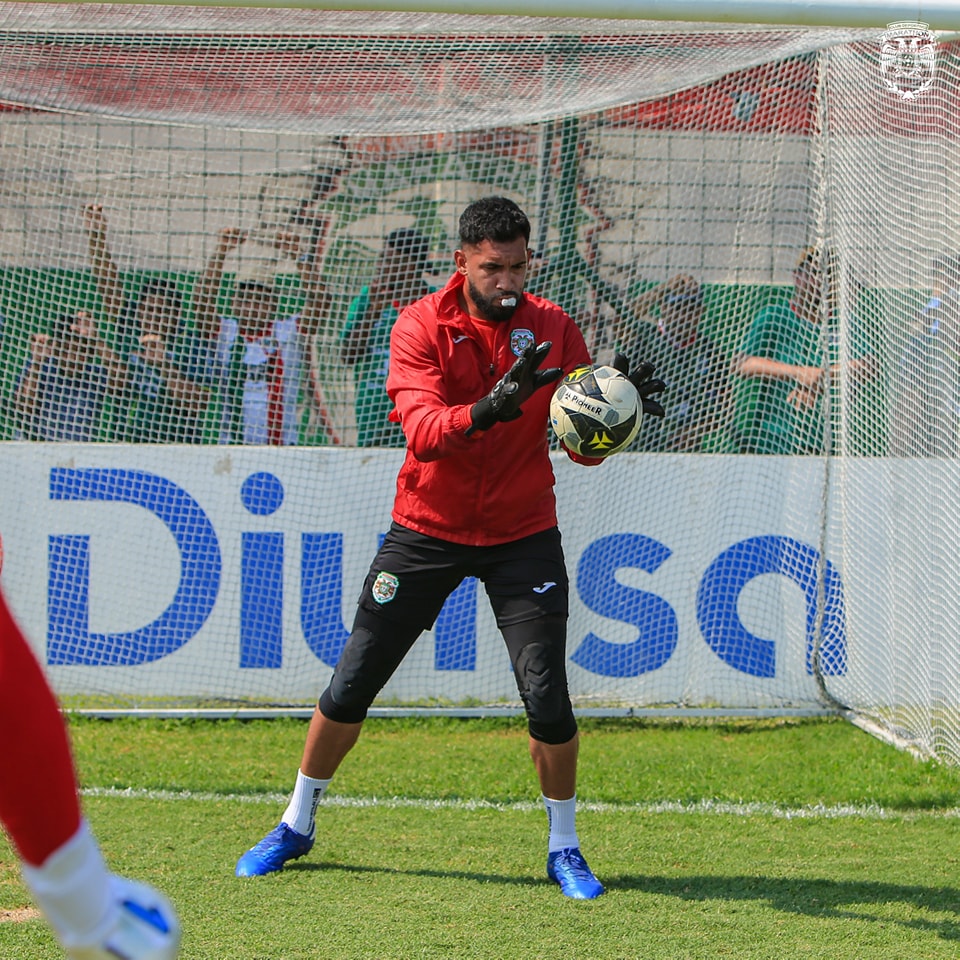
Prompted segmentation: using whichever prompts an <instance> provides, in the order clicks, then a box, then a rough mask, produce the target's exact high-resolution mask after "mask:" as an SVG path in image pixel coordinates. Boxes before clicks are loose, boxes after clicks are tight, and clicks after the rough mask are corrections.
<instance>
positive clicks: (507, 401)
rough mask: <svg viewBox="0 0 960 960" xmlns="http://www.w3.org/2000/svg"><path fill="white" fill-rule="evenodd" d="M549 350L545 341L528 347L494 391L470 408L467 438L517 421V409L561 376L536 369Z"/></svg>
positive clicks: (556, 369) (553, 370)
mask: <svg viewBox="0 0 960 960" xmlns="http://www.w3.org/2000/svg"><path fill="white" fill-rule="evenodd" d="M552 346H553V344H552V343H551V342H550V341H549V340H545V341H544V342H543V343H541V344H538V345H537V346H536V347H534V346H532V345H531V346H529V347H527V348H526V350H524V351H523V353H522V354H521V355H520V356H519V357H518V358H517V360H516V362H515V363H514V364H513V366H512V367H511V368H510V369H509V370H508V371H507V372H506V373H505V374H504V375H503V376H502V377H501V378H500V379H499V380H498V381H497V382H496V383H495V384H494V387H493V389H492V390H491V391H490V392H489V393H488V394H487V395H486V396H485V397H483V398H482V399H481V400H478V401H477V402H476V403H475V404H474V405H473V406H472V407H471V408H470V419H471V420H472V421H473V422H472V423H471V425H470V426H469V427H467V436H468V437H469V436H470V434H472V433H473V432H474V431H476V430H489V429H490V428H491V427H492V426H493V425H494V424H495V423H500V422H503V421H507V420H516V419H517V417H519V416H521V415H522V413H523V411H522V410H521V409H520V407H521V406H522V405H523V404H524V403H526V402H527V400H529V399H530V397H531V396H532V395H533V393H534V391H536V390H539V389H540V388H541V387H545V386H546V385H547V384H548V383H553V382H554V381H555V380H557V379H558V378H559V377H560V376H561V375H562V374H563V371H562V370H561V369H560V368H559V367H550V368H549V369H547V370H540V369H538V368H539V367H540V364H541V363H543V361H544V360H545V359H546V356H547V354H548V353H549V352H550V348H551V347H552Z"/></svg>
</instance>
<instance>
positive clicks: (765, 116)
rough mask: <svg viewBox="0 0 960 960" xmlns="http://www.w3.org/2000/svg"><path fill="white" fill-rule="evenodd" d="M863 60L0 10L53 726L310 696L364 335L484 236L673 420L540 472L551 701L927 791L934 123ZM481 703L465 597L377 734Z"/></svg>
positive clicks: (938, 85) (34, 587)
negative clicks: (526, 254)
mask: <svg viewBox="0 0 960 960" xmlns="http://www.w3.org/2000/svg"><path fill="white" fill-rule="evenodd" d="M374 22H375V24H376V26H375V27H373V26H372V24H373V23H374ZM884 30H885V26H884V25H883V24H878V25H877V28H876V29H860V30H850V29H837V28H829V29H828V28H800V27H791V28H777V27H759V26H743V25H741V26H718V25H710V24H699V25H698V24H678V23H647V22H634V21H607V20H603V21H599V20H572V19H560V18H555V19H551V18H529V17H493V16H491V17H482V16H452V15H426V14H412V13H411V14H380V15H377V17H376V18H375V20H374V19H373V18H371V16H370V15H369V14H364V13H345V12H342V13H332V12H329V11H303V10H270V11H265V10H256V9H248V8H243V9H200V8H189V7H179V6H178V7H162V6H158V5H148V6H143V7H131V6H120V5H113V4H103V5H96V4H30V3H27V4H0V35H2V39H3V49H4V56H3V58H2V60H0V102H2V103H3V104H5V105H6V107H7V109H6V110H5V112H4V122H3V125H2V127H0V260H2V263H3V269H2V272H0V298H2V299H0V306H2V311H3V315H4V318H5V331H4V353H3V356H4V364H3V368H2V372H3V384H2V385H3V389H4V396H5V398H7V403H6V404H5V411H6V415H5V417H4V418H3V422H2V426H3V430H4V433H3V436H4V438H5V439H6V440H7V441H8V443H7V444H6V451H7V455H6V456H5V458H4V461H5V464H6V465H5V467H4V471H5V472H4V474H3V478H4V488H3V489H4V491H5V494H4V498H3V506H2V508H0V534H2V537H3V546H4V555H5V557H6V560H5V563H4V569H3V578H4V583H5V587H6V590H7V592H8V593H9V595H10V598H11V601H12V602H13V604H14V607H15V609H16V610H17V611H18V613H19V614H20V615H21V617H22V618H23V619H24V622H25V624H26V625H27V627H28V629H29V630H30V632H31V634H32V635H33V636H34V638H35V639H36V640H37V642H38V645H40V646H43V647H44V653H45V656H46V661H47V664H48V667H49V669H50V671H51V674H52V676H53V678H54V681H55V683H56V685H57V687H58V690H59V691H60V692H61V693H63V694H64V695H76V696H78V697H82V698H84V699H85V700H87V701H89V700H90V699H91V698H95V697H97V696H100V695H103V696H104V697H107V698H110V699H109V700H108V702H117V701H119V702H124V703H137V704H147V703H154V702H156V703H166V702H171V701H177V702H179V701H182V700H190V701H196V700H211V701H219V702H222V701H236V702H244V703H253V702H282V703H298V704H300V703H308V702H309V701H311V700H312V699H313V698H314V697H315V696H316V694H317V693H318V692H319V690H320V689H321V687H322V686H323V684H324V682H325V680H326V678H327V677H328V676H329V672H330V668H331V666H332V662H333V661H334V660H335V657H336V653H337V651H338V650H339V647H340V645H341V644H342V641H343V638H344V636H345V633H346V630H347V628H348V627H349V623H350V620H351V618H352V609H353V600H354V597H355V596H356V592H357V591H358V589H359V586H360V583H361V581H362V578H363V575H364V573H365V570H366V566H367V564H368V563H369V560H370V558H371V557H372V554H373V551H374V549H375V546H376V541H377V537H378V535H379V534H380V533H382V532H383V530H384V529H385V528H386V525H387V523H388V521H389V506H390V500H391V496H392V484H393V477H394V475H395V473H396V469H397V467H398V465H399V458H400V457H401V456H402V454H401V452H400V451H399V450H397V449H391V448H392V447H395V446H397V444H398V443H399V442H400V438H399V435H398V434H397V433H396V432H391V431H390V429H389V428H385V425H384V417H385V414H386V409H385V408H384V394H383V389H382V384H383V370H384V368H385V365H386V362H387V356H386V354H385V350H386V337H387V335H388V332H389V326H390V323H391V322H392V319H393V317H395V315H396V309H397V306H398V305H402V301H403V300H404V299H405V298H409V297H411V296H415V295H418V294H419V293H421V292H423V290H425V289H429V288H431V287H435V286H437V285H439V284H442V283H443V282H445V280H446V278H447V276H448V275H449V272H450V269H451V263H452V259H451V257H452V251H453V250H454V248H455V246H456V224H457V217H458V215H459V212H460V211H461V209H462V208H463V206H465V204H466V203H468V202H469V201H470V200H473V199H475V198H477V197H479V196H483V195H485V194H489V193H502V194H506V195H508V196H510V197H513V198H514V199H516V200H517V201H518V202H520V204H521V205H522V206H523V207H524V208H525V209H526V211H527V212H528V214H529V215H530V217H531V220H532V222H533V227H534V236H533V242H532V247H533V249H534V251H535V253H536V257H535V260H534V271H533V275H532V277H531V280H530V287H531V289H534V290H536V291H537V292H542V293H545V294H546V295H547V296H549V297H551V298H552V299H554V300H556V301H557V302H559V303H561V304H562V305H563V306H564V307H565V308H566V309H567V310H568V312H569V313H570V314H571V315H572V316H574V318H575V319H576V320H577V321H578V322H579V323H580V324H581V326H582V328H583V330H584V333H585V335H586V337H587V340H588V343H589V345H590V347H591V349H592V350H593V352H594V354H595V356H596V357H597V358H598V359H603V358H608V357H609V356H610V355H611V353H612V351H613V350H614V349H615V347H617V346H620V347H622V348H624V349H625V350H626V351H627V352H629V353H630V354H631V355H633V356H635V357H639V356H649V357H651V358H653V359H655V360H656V362H657V363H658V367H659V370H660V372H661V373H662V374H663V376H664V378H665V379H667V381H668V383H669V385H670V389H669V390H668V392H667V394H666V395H665V396H664V404H665V406H666V407H667V410H668V417H667V420H666V422H665V423H664V425H663V427H662V428H657V427H656V425H655V424H653V423H651V424H648V425H647V426H646V427H645V429H644V430H643V432H642V433H641V436H640V438H639V440H638V441H637V443H636V445H635V447H634V449H633V450H631V451H630V452H628V453H624V454H620V455H618V456H617V457H616V458H615V459H613V460H611V461H610V462H609V463H607V464H604V465H603V467H602V468H600V469H599V470H594V471H591V470H585V469H582V468H578V467H575V466H573V465H572V464H569V463H567V462H566V460H565V458H563V457H562V456H559V455H558V456H557V457H556V459H555V466H556V471H557V475H558V487H557V490H558V498H559V504H560V518H561V526H562V528H563V530H564V537H565V546H566V550H567V558H568V564H569V566H570V572H571V577H572V581H573V584H574V595H573V609H572V615H571V622H570V641H569V654H570V673H571V687H572V691H573V693H574V695H575V697H576V698H577V700H578V702H579V703H581V704H597V705H630V706H647V705H660V704H679V705H688V706H701V707H702V706H730V707H779V708H786V707H809V706H817V705H822V704H826V703H840V704H843V705H845V706H850V707H851V708H853V709H855V710H856V711H857V712H858V713H859V714H860V715H861V716H863V717H865V718H869V720H870V721H872V722H876V723H880V724H882V725H883V726H884V727H885V728H886V729H888V730H890V731H893V732H895V733H897V734H898V735H903V736H905V737H906V738H907V739H909V740H912V741H915V742H916V743H917V744H918V745H919V746H920V747H921V748H922V749H928V750H933V751H935V752H937V753H939V754H940V755H943V756H947V757H951V758H953V757H954V756H956V755H957V754H958V753H960V747H958V745H957V744H958V742H960V730H958V724H957V720H956V718H957V716H958V711H957V708H958V700H960V691H958V689H957V687H956V685H955V684H954V679H955V677H956V676H957V675H958V671H957V669H956V666H957V664H956V663H955V658H956V655H955V654H954V653H953V652H952V651H953V650H954V648H955V646H956V644H955V642H954V640H953V632H954V630H955V627H956V624H957V619H956V610H955V609H954V606H955V600H954V598H955V597H956V596H957V595H958V593H960V591H958V589H957V581H956V574H955V572H954V571H956V570H957V569H958V565H957V563H956V562H955V560H956V559H957V557H956V556H955V555H956V553H957V552H958V551H957V548H956V546H955V543H956V538H955V537H953V536H952V535H951V533H950V531H951V529H952V526H953V525H954V524H953V520H954V517H955V514H954V512H953V499H952V497H951V495H950V491H951V490H953V489H954V488H955V487H956V483H957V479H958V477H957V471H956V466H955V465H956V460H955V456H956V450H955V449H954V447H953V446H952V444H953V438H954V436H955V433H956V429H955V428H956V420H955V419H953V417H954V411H955V407H953V406H951V403H952V401H953V400H954V398H955V396H956V395H957V394H956V392H955V391H956V380H955V379H953V378H954V377H955V369H954V367H953V366H952V362H951V356H952V355H951V353H950V351H951V350H953V349H954V347H953V346H952V345H951V342H949V341H948V340H947V337H948V336H949V332H950V330H951V324H952V323H953V322H954V320H955V317H954V312H953V309H952V306H951V303H950V299H949V297H948V296H947V297H944V301H945V304H946V305H945V306H941V307H935V306H934V307H931V308H930V310H928V311H927V313H923V312H922V310H923V308H924V305H925V304H926V303H927V301H928V299H929V298H930V294H931V285H932V283H933V282H934V281H933V277H932V275H931V266H932V264H933V261H934V259H935V258H936V257H937V256H939V255H942V254H954V253H956V251H958V250H960V237H958V235H957V234H958V230H957V226H956V225H957V223H958V222H960V220H958V216H957V213H958V210H957V207H958V196H957V183H958V173H960V171H958V169H957V164H958V151H957V146H956V144H957V134H958V130H957V119H956V118H957V116H958V110H957V108H958V105H960V103H958V100H960V98H958V89H960V83H958V68H957V59H956V46H955V45H953V44H950V43H947V42H944V41H941V42H940V43H939V45H938V47H937V50H936V61H935V71H934V72H933V74H932V75H931V76H930V77H929V78H930V79H932V82H931V84H930V85H929V89H925V90H923V91H922V92H920V93H919V94H918V95H916V96H914V93H915V92H916V90H917V89H918V86H919V85H920V84H921V83H923V82H925V79H926V78H928V77H927V74H925V73H924V71H925V70H928V68H929V64H928V63H927V62H926V61H924V60H923V59H922V58H921V57H920V54H919V52H918V51H916V50H915V51H914V52H915V53H916V54H917V55H916V57H914V60H913V61H911V62H912V64H913V66H914V67H915V68H916V69H915V70H914V71H913V73H910V71H909V70H908V69H907V67H908V66H909V64H907V61H906V60H905V59H902V60H901V61H897V62H896V63H891V61H890V60H889V59H887V60H884V59H883V58H882V50H883V48H882V46H881V34H882V33H883V32H884ZM891 43H892V44H893V46H894V49H900V48H899V47H897V43H898V41H897V40H896V39H895V38H894V40H888V47H889V44H891ZM904 49H905V50H906V52H907V53H908V54H909V53H910V50H909V49H908V48H904ZM395 231H401V232H400V233H396V232H395ZM241 238H242V239H241ZM391 238H392V239H391ZM386 241H391V242H392V244H393V246H394V247H395V248H396V249H398V250H399V251H400V252H401V253H402V254H403V255H404V258H406V262H407V263H408V264H414V265H415V266H412V267H409V268H408V269H407V270H406V273H404V271H403V270H399V271H397V270H394V269H393V268H390V267H389V266H388V265H387V264H385V262H384V260H383V259H382V253H383V250H384V245H385V242H386ZM385 278H390V282H389V283H385V282H384V280H385ZM158 282H159V284H160V285H159V286H158V285H157V284H158ZM144 283H146V284H148V285H149V284H152V286H148V287H147V288H146V292H147V294H150V293H152V294H153V299H154V300H155V301H159V302H158V303H154V307H157V306H163V305H164V304H166V305H167V306H168V307H170V306H171V305H172V306H173V307H174V308H175V313H176V321H177V323H179V332H178V333H177V335H176V336H174V335H173V331H172V326H170V322H171V318H169V317H168V318H167V319H166V320H164V317H163V316H159V315H158V316H154V317H153V319H152V320H151V319H150V318H149V317H147V318H146V319H145V317H144V309H145V308H144V306H143V303H141V306H140V312H137V310H136V309H135V305H136V302H137V300H138V298H140V299H141V300H143V299H144V289H145V288H144V286H143V284H144ZM164 284H166V286H164ZM382 286H389V287H390V289H389V290H388V291H386V292H384V291H383V290H380V289H379V287H382ZM171 291H172V292H171ZM238 291H241V292H243V296H242V297H237V296H235V294H237V292H238ZM378 298H379V299H378ZM150 299H151V298H150V296H147V297H146V300H147V301H149V300H150ZM791 301H792V303H793V306H791V305H790V303H791ZM257 310H260V311H265V312H264V313H262V314H261V315H260V320H259V321H256V320H255V319H253V320H251V319H250V316H249V315H248V314H249V311H253V312H254V313H256V311H257ZM245 311H247V313H245ZM371 311H372V312H371ZM368 313H370V315H371V316H372V317H374V318H375V320H376V322H375V323H374V324H373V327H372V329H365V325H364V324H363V323H362V322H361V320H362V319H363V318H364V316H366V315H367V314H368ZM267 314H269V316H268V315H267ZM78 315H79V320H78ZM64 317H66V320H64ZM264 318H265V319H264ZM368 319H369V317H368ZM693 321H697V322H698V323H699V327H698V328H697V329H696V332H695V331H694V328H693V327H692V326H691V325H690V324H691V323H692V322H693ZM257 322H259V323H260V324H261V327H260V329H259V330H253V332H252V333H251V329H253V328H254V327H256V324H257ZM78 323H79V325H80V328H81V329H80V332H92V330H93V329H95V330H96V331H97V332H98V335H99V340H100V345H99V346H97V348H96V356H95V357H94V359H93V363H92V368H87V367H84V366H83V364H80V365H79V366H77V365H76V363H75V362H74V361H71V359H70V356H67V355H66V352H68V351H69V350H70V349H76V347H75V345H74V346H73V347H71V346H70V344H69V343H68V341H69V340H70V337H69V336H65V335H64V331H65V329H66V331H67V333H69V332H70V331H69V328H70V326H71V324H72V325H73V327H74V328H76V327H77V325H78ZM151 323H152V324H153V327H152V328H151V327H150V324H151ZM165 323H166V324H167V325H166V326H165V325H164V324H165ZM65 324H66V327H65ZM91 324H92V325H93V326H92V327H91V326H90V325H91ZM145 324H146V327H145V326H144V325H145ZM249 324H253V327H251V328H250V329H248V328H247V326H248V325H249ZM148 328H149V329H148ZM77 332H78V331H77V329H73V331H72V334H73V335H74V339H75V335H76V334H77ZM36 334H47V335H50V336H52V337H53V338H54V341H55V346H56V350H57V351H64V354H63V356H61V358H60V359H59V360H58V361H56V363H54V361H52V360H51V358H50V356H49V353H50V350H51V349H52V348H51V342H50V341H47V343H46V345H44V342H43V341H42V340H40V341H38V339H37V337H36V336H35V335H36ZM144 334H147V336H148V339H147V341H146V342H145V343H144V342H143V337H144ZM151 336H152V337H153V339H152V340H151V339H150V337H151ZM158 338H159V340H164V341H169V342H167V343H166V344H165V346H166V347H169V348H170V349H169V350H168V351H166V354H165V351H164V349H163V348H160V354H159V355H155V354H151V353H150V351H151V350H156V349H158V348H157V346H156V344H157V342H159V340H158ZM86 342H89V341H86ZM167 354H168V355H167ZM31 356H32V360H31V359H30V358H31ZM164 357H165V359H164ZM277 358H279V360H281V361H282V364H278V362H277ZM28 361H29V363H28ZM771 361H772V362H774V363H779V364H781V366H780V367H779V368H778V367H771V366H770V362H771ZM164 363H167V364H169V366H168V367H166V368H165V369H162V370H161V373H162V374H163V375H162V376H160V377H159V379H158V378H157V375H156V372H157V369H158V367H161V368H162V367H163V364H164ZM784 364H785V365H786V366H783V365H784ZM828 366H830V367H833V368H834V369H833V375H832V376H831V378H830V381H831V382H830V386H829V388H826V386H825V377H824V370H825V368H826V367H828ZM31 370H32V371H33V373H34V376H33V377H32V378H31ZM41 374H42V376H41ZM83 377H87V378H88V379H87V381H85V382H86V386H84V385H83ZM91 377H92V380H91V379H90V378H91ZM58 378H59V379H58ZM171 383H173V386H171ZM91 384H92V386H91ZM25 386H26V387H27V388H28V389H26V390H25V389H24V388H25ZM31 391H32V392H31ZM66 398H69V403H68V402H67V399H66ZM921 410H922V411H923V412H922V414H921V413H920V412H919V411H921ZM917 423H923V424H932V425H933V426H934V427H935V428H936V429H932V428H931V429H926V428H925V429H924V430H923V431H920V435H917V432H916V430H915V429H914V428H915V426H916V424H917ZM931 434H933V435H935V436H936V437H939V438H940V441H938V442H939V443H940V445H939V446H937V445H936V444H934V443H933V441H931V440H930V435H931ZM918 436H919V439H918ZM37 441H47V442H37ZM53 441H60V442H53ZM90 441H100V442H98V443H96V444H94V443H92V442H90ZM153 441H157V442H153ZM67 442H68V443H67ZM173 443H175V444H176V445H172V444H173ZM911 444H913V445H912V446H911ZM917 444H919V446H917ZM931 444H933V445H932V446H931ZM383 448H385V449H383ZM515 698H516V692H515V688H514V687H513V680H512V677H511V675H510V672H509V670H508V669H507V668H506V657H505V654H504V652H503V650H502V646H501V644H500V642H499V640H498V638H497V636H496V631H495V628H494V626H493V623H492V618H491V617H490V614H489V611H488V610H487V609H486V603H485V600H484V598H483V593H482V590H480V591H479V592H477V591H476V585H475V584H471V583H468V584H466V585H465V586H464V587H463V588H462V589H461V591H458V593H457V594H456V595H455V596H454V597H453V598H452V599H451V602H450V603H449V604H448V607H447V608H446V609H445V611H444V614H443V615H442V616H441V619H440V620H439V621H438V623H437V625H436V628H435V630H434V631H432V632H431V633H430V634H428V635H427V636H425V637H424V638H423V639H422V640H421V641H420V642H419V643H418V644H417V646H416V647H415V649H414V652H413V654H412V655H411V657H410V659H409V660H408V661H407V662H406V663H405V664H404V665H403V667H402V668H401V670H400V671H399V672H398V674H397V676H396V677H395V678H394V680H393V681H391V684H390V686H388V688H387V690H385V692H384V698H383V702H404V703H411V702H413V703H434V702H442V703H451V704H464V703H498V702H512V701H514V700H515Z"/></svg>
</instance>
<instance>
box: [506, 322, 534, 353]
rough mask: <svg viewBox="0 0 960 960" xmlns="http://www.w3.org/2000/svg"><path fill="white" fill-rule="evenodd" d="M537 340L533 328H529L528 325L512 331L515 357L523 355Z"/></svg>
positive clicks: (511, 344) (511, 342) (511, 346)
mask: <svg viewBox="0 0 960 960" xmlns="http://www.w3.org/2000/svg"><path fill="white" fill-rule="evenodd" d="M536 342H537V341H536V340H535V339H534V336H533V331H532V330H527V328H526V327H519V328H517V329H516V330H511V331H510V349H511V350H512V351H513V355H514V356H515V357H519V356H522V355H523V351H524V350H526V349H527V347H533V346H535V345H536Z"/></svg>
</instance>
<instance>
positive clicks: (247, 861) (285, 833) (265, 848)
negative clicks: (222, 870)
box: [236, 823, 313, 877]
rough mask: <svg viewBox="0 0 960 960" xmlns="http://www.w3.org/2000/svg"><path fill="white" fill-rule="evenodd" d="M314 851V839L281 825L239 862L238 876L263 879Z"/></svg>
mask: <svg viewBox="0 0 960 960" xmlns="http://www.w3.org/2000/svg"><path fill="white" fill-rule="evenodd" d="M312 849H313V837H305V836H304V835H303V834H302V833H297V831H296V830H291V829H290V828H289V827H288V826H287V825H286V824H285V823H280V824H278V825H277V826H276V827H274V828H273V829H272V830H271V831H270V832H269V833H268V834H267V835H266V836H265V837H264V838H263V839H262V840H261V841H260V842H259V843H258V844H257V845H256V846H254V847H251V848H250V849H249V850H248V851H247V852H246V853H245V854H244V855H243V856H242V857H241V858H240V859H239V860H238V861H237V871H236V872H237V876H238V877H262V876H263V875H264V874H266V873H274V872H275V871H277V870H282V869H283V865H284V864H285V863H286V862H287V861H288V860H296V859H297V857H302V856H303V855H304V854H306V853H309V852H310V851H311V850H312Z"/></svg>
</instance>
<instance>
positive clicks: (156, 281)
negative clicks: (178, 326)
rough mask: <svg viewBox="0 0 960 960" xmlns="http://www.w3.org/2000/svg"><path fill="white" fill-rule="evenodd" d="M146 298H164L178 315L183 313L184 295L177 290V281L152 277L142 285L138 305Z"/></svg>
mask: <svg viewBox="0 0 960 960" xmlns="http://www.w3.org/2000/svg"><path fill="white" fill-rule="evenodd" d="M144 297H162V298H163V299H164V300H166V301H167V303H169V304H170V306H171V307H173V308H174V309H175V310H176V311H177V313H182V312H183V295H182V294H181V293H180V290H179V289H178V288H177V284H176V282H175V281H173V280H170V279H169V278H167V277H150V278H149V279H148V280H144V282H143V283H142V284H141V285H140V293H139V294H138V295H137V303H140V301H141V300H143V298H144Z"/></svg>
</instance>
